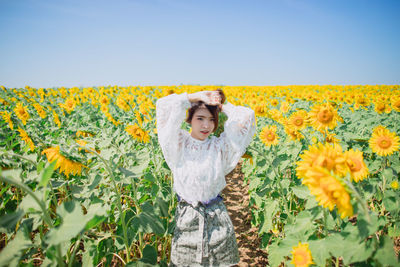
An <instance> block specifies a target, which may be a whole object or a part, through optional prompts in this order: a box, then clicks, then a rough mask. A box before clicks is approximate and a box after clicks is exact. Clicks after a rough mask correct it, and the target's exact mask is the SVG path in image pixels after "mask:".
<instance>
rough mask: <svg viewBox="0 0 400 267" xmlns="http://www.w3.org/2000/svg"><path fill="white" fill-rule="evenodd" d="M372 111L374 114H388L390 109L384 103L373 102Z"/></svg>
mask: <svg viewBox="0 0 400 267" xmlns="http://www.w3.org/2000/svg"><path fill="white" fill-rule="evenodd" d="M374 110H375V112H376V113H379V114H381V113H383V112H385V113H390V112H391V111H392V109H391V108H390V106H389V104H387V103H386V102H385V101H376V102H375V107H374Z"/></svg>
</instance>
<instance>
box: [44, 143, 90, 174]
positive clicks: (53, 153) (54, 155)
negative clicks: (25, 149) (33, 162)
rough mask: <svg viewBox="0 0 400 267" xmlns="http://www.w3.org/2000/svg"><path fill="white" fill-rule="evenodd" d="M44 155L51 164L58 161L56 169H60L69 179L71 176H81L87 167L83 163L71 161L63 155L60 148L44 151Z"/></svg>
mask: <svg viewBox="0 0 400 267" xmlns="http://www.w3.org/2000/svg"><path fill="white" fill-rule="evenodd" d="M43 154H46V157H47V160H48V161H49V162H50V163H51V162H53V161H55V160H56V161H57V163H56V167H55V169H59V171H60V172H63V173H64V174H65V175H66V176H67V177H69V175H70V174H73V175H76V174H79V175H81V173H82V168H84V167H85V166H84V165H83V164H82V163H80V162H76V161H73V160H70V159H68V158H66V157H64V156H63V155H61V154H60V147H59V146H56V147H50V148H47V149H45V150H43V152H42V155H43Z"/></svg>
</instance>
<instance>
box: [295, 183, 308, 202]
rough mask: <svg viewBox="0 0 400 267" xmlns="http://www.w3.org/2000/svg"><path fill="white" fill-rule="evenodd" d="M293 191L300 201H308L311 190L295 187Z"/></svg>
mask: <svg viewBox="0 0 400 267" xmlns="http://www.w3.org/2000/svg"><path fill="white" fill-rule="evenodd" d="M292 191H293V193H294V194H295V195H296V196H297V197H298V198H300V199H306V198H307V197H309V196H310V190H308V188H307V186H304V185H297V186H293V187H292Z"/></svg>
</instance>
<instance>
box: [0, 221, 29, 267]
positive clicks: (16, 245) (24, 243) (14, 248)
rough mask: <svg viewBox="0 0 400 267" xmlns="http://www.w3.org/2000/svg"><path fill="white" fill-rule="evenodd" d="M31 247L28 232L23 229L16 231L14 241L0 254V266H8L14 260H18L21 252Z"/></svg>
mask: <svg viewBox="0 0 400 267" xmlns="http://www.w3.org/2000/svg"><path fill="white" fill-rule="evenodd" d="M31 245H32V242H31V239H30V237H29V232H28V231H25V229H24V228H20V229H19V230H18V231H17V234H16V235H15V237H14V239H13V240H11V241H10V242H8V244H7V246H6V247H5V248H3V250H2V251H1V252H0V266H9V265H11V264H10V263H11V262H12V261H13V260H14V259H19V258H20V257H21V255H22V253H23V251H24V250H25V249H27V248H29V247H30V246H31Z"/></svg>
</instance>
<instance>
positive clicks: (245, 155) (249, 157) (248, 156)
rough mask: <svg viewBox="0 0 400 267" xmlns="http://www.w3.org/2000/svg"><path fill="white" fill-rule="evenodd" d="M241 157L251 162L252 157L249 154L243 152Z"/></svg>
mask: <svg viewBox="0 0 400 267" xmlns="http://www.w3.org/2000/svg"><path fill="white" fill-rule="evenodd" d="M242 158H244V159H250V164H253V157H252V156H251V155H250V154H247V153H244V154H243V156H242Z"/></svg>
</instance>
